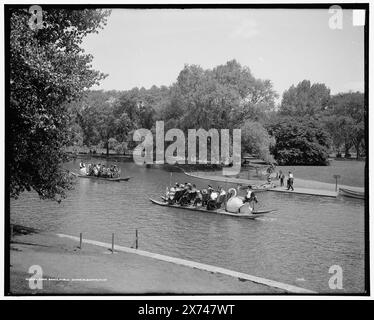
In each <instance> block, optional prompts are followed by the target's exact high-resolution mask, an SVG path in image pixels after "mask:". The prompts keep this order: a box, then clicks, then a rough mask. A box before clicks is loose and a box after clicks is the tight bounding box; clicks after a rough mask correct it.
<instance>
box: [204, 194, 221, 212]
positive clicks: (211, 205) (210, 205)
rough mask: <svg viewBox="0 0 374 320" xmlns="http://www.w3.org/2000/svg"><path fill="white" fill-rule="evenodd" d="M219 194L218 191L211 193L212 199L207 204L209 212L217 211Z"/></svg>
mask: <svg viewBox="0 0 374 320" xmlns="http://www.w3.org/2000/svg"><path fill="white" fill-rule="evenodd" d="M218 196H219V193H218V192H217V191H214V190H213V191H212V192H211V193H210V199H209V200H208V203H207V206H206V208H207V210H214V209H217V200H218Z"/></svg>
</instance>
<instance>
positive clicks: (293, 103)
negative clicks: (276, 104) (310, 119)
mask: <svg viewBox="0 0 374 320" xmlns="http://www.w3.org/2000/svg"><path fill="white" fill-rule="evenodd" d="M329 99H330V89H328V88H327V87H326V85H325V84H322V83H314V84H313V85H311V83H310V81H309V80H303V81H301V82H300V83H299V84H298V85H297V86H296V87H295V86H294V85H292V86H291V87H290V88H289V89H288V90H286V91H285V92H284V93H283V97H282V102H281V105H280V109H279V111H280V114H282V115H287V116H294V117H305V116H313V115H315V114H318V113H319V112H322V111H323V110H325V109H326V107H327V105H328V102H329Z"/></svg>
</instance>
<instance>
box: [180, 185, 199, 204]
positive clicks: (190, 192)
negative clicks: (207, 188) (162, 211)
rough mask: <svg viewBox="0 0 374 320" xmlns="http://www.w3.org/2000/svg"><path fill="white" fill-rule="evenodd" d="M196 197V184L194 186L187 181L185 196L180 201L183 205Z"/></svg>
mask: <svg viewBox="0 0 374 320" xmlns="http://www.w3.org/2000/svg"><path fill="white" fill-rule="evenodd" d="M195 197H196V186H195V185H194V186H192V184H191V183H187V184H186V187H185V192H184V194H183V196H182V197H181V199H180V201H179V203H180V204H181V205H187V204H190V203H191V202H193V201H194V200H195Z"/></svg>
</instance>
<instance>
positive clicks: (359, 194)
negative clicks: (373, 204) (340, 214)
mask: <svg viewBox="0 0 374 320" xmlns="http://www.w3.org/2000/svg"><path fill="white" fill-rule="evenodd" d="M339 194H340V195H342V196H344V197H349V198H355V199H365V193H364V192H360V191H354V190H349V189H343V188H340V189H339Z"/></svg>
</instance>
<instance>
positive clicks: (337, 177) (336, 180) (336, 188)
mask: <svg viewBox="0 0 374 320" xmlns="http://www.w3.org/2000/svg"><path fill="white" fill-rule="evenodd" d="M333 178H335V191H338V179H339V178H340V175H338V174H334V175H333Z"/></svg>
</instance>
